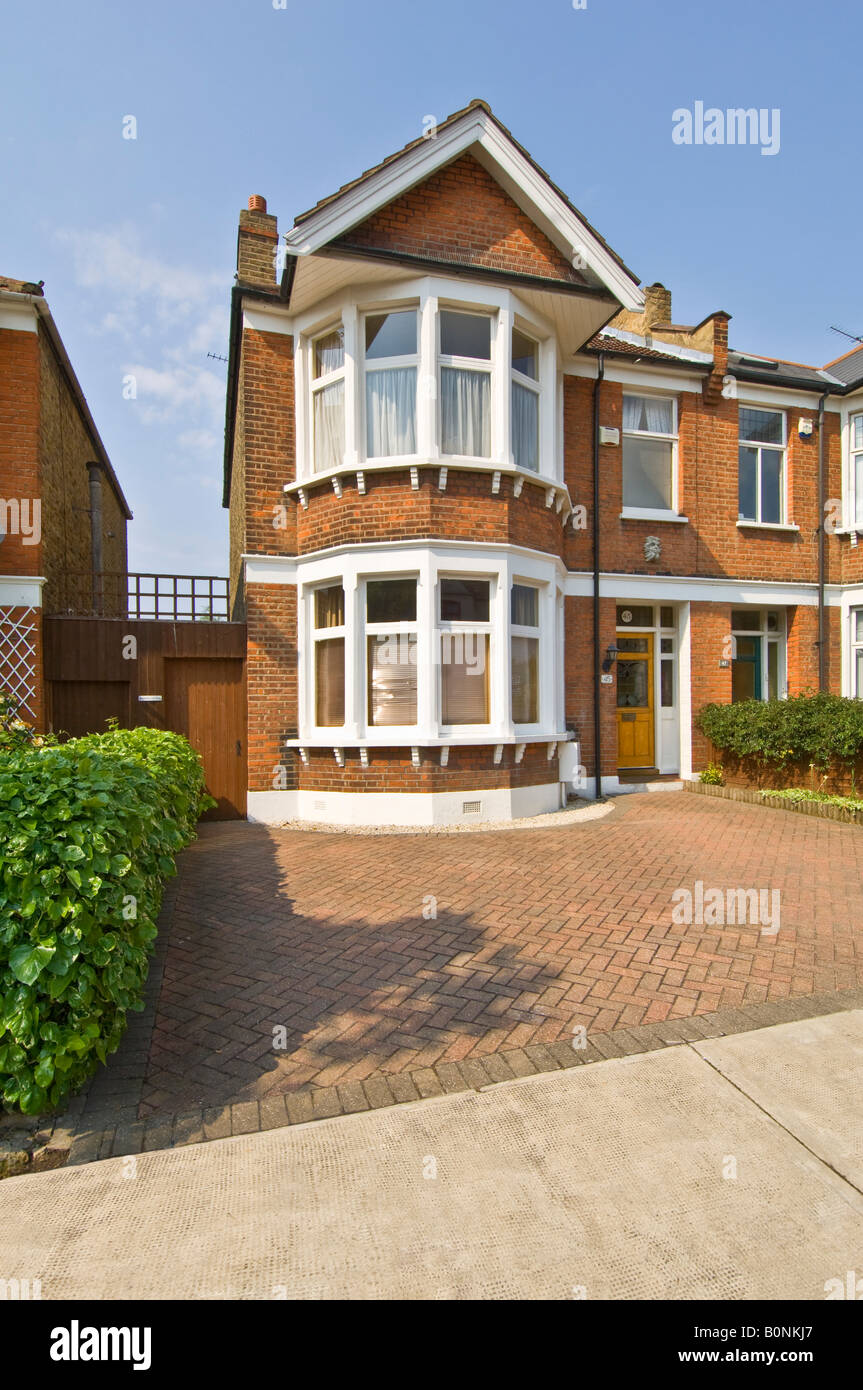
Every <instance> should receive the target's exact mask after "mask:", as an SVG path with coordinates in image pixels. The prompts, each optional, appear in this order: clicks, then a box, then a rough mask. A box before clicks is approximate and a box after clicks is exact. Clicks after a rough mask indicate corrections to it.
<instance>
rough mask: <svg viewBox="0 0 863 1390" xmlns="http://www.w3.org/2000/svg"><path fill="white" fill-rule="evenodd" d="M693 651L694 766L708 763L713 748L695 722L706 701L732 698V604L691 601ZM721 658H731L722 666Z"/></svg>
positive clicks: (724, 700) (722, 700)
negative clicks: (730, 640) (730, 641)
mask: <svg viewBox="0 0 863 1390" xmlns="http://www.w3.org/2000/svg"><path fill="white" fill-rule="evenodd" d="M689 632H690V653H691V663H692V675H691V688H692V718H693V724H692V769H693V771H694V772H699V771H700V770H701V769H702V768H704V767H706V766H707V763H708V761H709V757H710V750H709V745H708V742H707V739H706V738H705V737H704V735H703V734H702V733H701V731H700V730H699V729H698V728H696V726H695V718H696V716H697V714H698V711H699V710H700V709H701V708H702V706H703V705H707V704H712V703H714V702H715V703H717V704H729V703H730V701H731V645H730V643H729V641H728V638H729V637H730V635H731V605H730V604H727V605H726V604H724V603H691V604H690V606H689ZM720 661H728V665H727V666H720V664H719V663H720Z"/></svg>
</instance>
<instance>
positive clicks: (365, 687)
mask: <svg viewBox="0 0 863 1390" xmlns="http://www.w3.org/2000/svg"><path fill="white" fill-rule="evenodd" d="M405 579H413V580H414V581H415V582H416V586H417V597H416V612H417V615H416V618H414V619H413V620H410V619H404V620H400V621H399V622H395V623H370V622H369V621H368V618H367V616H366V614H367V612H368V608H367V602H368V597H367V595H368V586H369V584H370V583H374V582H375V581H376V580H377V581H381V582H384V583H386V582H387V581H388V580H393V581H395V582H398V580H405ZM359 596H360V611H361V613H362V621H361V623H360V624H359V633H360V636H361V641H362V645H361V648H360V651H359V653H358V654H357V655H358V656H359V660H360V667H361V670H362V673H363V679H362V682H361V692H362V701H363V704H362V710H357V725H358V726H359V727H360V728H363V729H365V730H366V732H369V731H370V730H373V731H374V732H375V733H377V732H378V731H380V730H382V729H392V730H394V731H397V732H398V733H400V734H404V735H406V734H409V733H411V732H412V731H414V730H416V729H417V728H418V726H419V722H420V650H419V648H420V633H419V626H420V576H419V572H418V571H413V572H411V571H405V572H403V573H401V574H391V573H389V572H387V573H384V574H378V573H375V572H374V571H372V570H367V571H366V572H364V573H363V575H362V577H361V579H360V584H359ZM370 637H395V638H396V639H397V640H398V642H399V656H401V653H402V642H401V639H402V638H403V637H407V638H408V639H409V638H411V637H413V638H415V639H416V642H415V651H416V655H417V659H416V672H417V696H416V713H417V717H416V719H415V720H414V722H413V724H373V723H372V721H371V718H370V715H369V697H370V695H371V691H370V690H369V678H370V676H371V668H370V666H369V642H368V639H369V638H370ZM405 645H406V646H407V645H408V644H405ZM345 717H346V718H347V710H345Z"/></svg>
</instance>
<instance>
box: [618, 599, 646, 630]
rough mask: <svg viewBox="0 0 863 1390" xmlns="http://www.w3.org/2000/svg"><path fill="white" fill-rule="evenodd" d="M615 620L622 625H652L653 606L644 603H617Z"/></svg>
mask: <svg viewBox="0 0 863 1390" xmlns="http://www.w3.org/2000/svg"><path fill="white" fill-rule="evenodd" d="M617 621H618V622H619V623H620V624H621V625H622V626H623V627H653V608H652V607H650V606H648V605H645V604H635V605H630V604H627V603H619V604H618V605H617Z"/></svg>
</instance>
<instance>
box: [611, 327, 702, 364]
mask: <svg viewBox="0 0 863 1390" xmlns="http://www.w3.org/2000/svg"><path fill="white" fill-rule="evenodd" d="M584 351H585V352H591V353H594V352H606V353H611V355H612V356H615V357H629V358H632V359H634V360H636V361H638V362H641V361H647V362H651V361H652V362H664V363H666V365H672V364H673V365H675V366H682V367H695V368H698V369H700V370H701V371H707V370H708V369H709V367H710V366H711V364H712V361H713V359H712V357H711V356H710V354H709V353H707V352H698V351H696V349H695V348H688V347H685V346H683V345H682V344H681V345H680V346H679V347H678V346H677V345H676V344H675V343H662V342H660V341H659V340H658V339H656V338H651V339H650V341H648V340H647V339H646V338H644V337H643V336H642V335H641V334H640V333H629V332H627V331H625V330H624V329H622V328H603V329H601V330H600V331H599V333H597V334H595V335H594V337H592V338H591V339H590V340H589V341H588V342H587V343H585V345H584Z"/></svg>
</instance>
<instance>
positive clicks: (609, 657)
mask: <svg viewBox="0 0 863 1390" xmlns="http://www.w3.org/2000/svg"><path fill="white" fill-rule="evenodd" d="M619 651H620V648H619V647H616V646H615V645H614V643H613V642H612V644H611V646H610V647H606V649H605V660H604V661H603V663H602V669H603V671H604V672H605V673H606V675H607V674H608V672H609V671H610V670H611V668H612V666H613V665H614V663H615V661H616V660H617V654H618V652H619Z"/></svg>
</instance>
